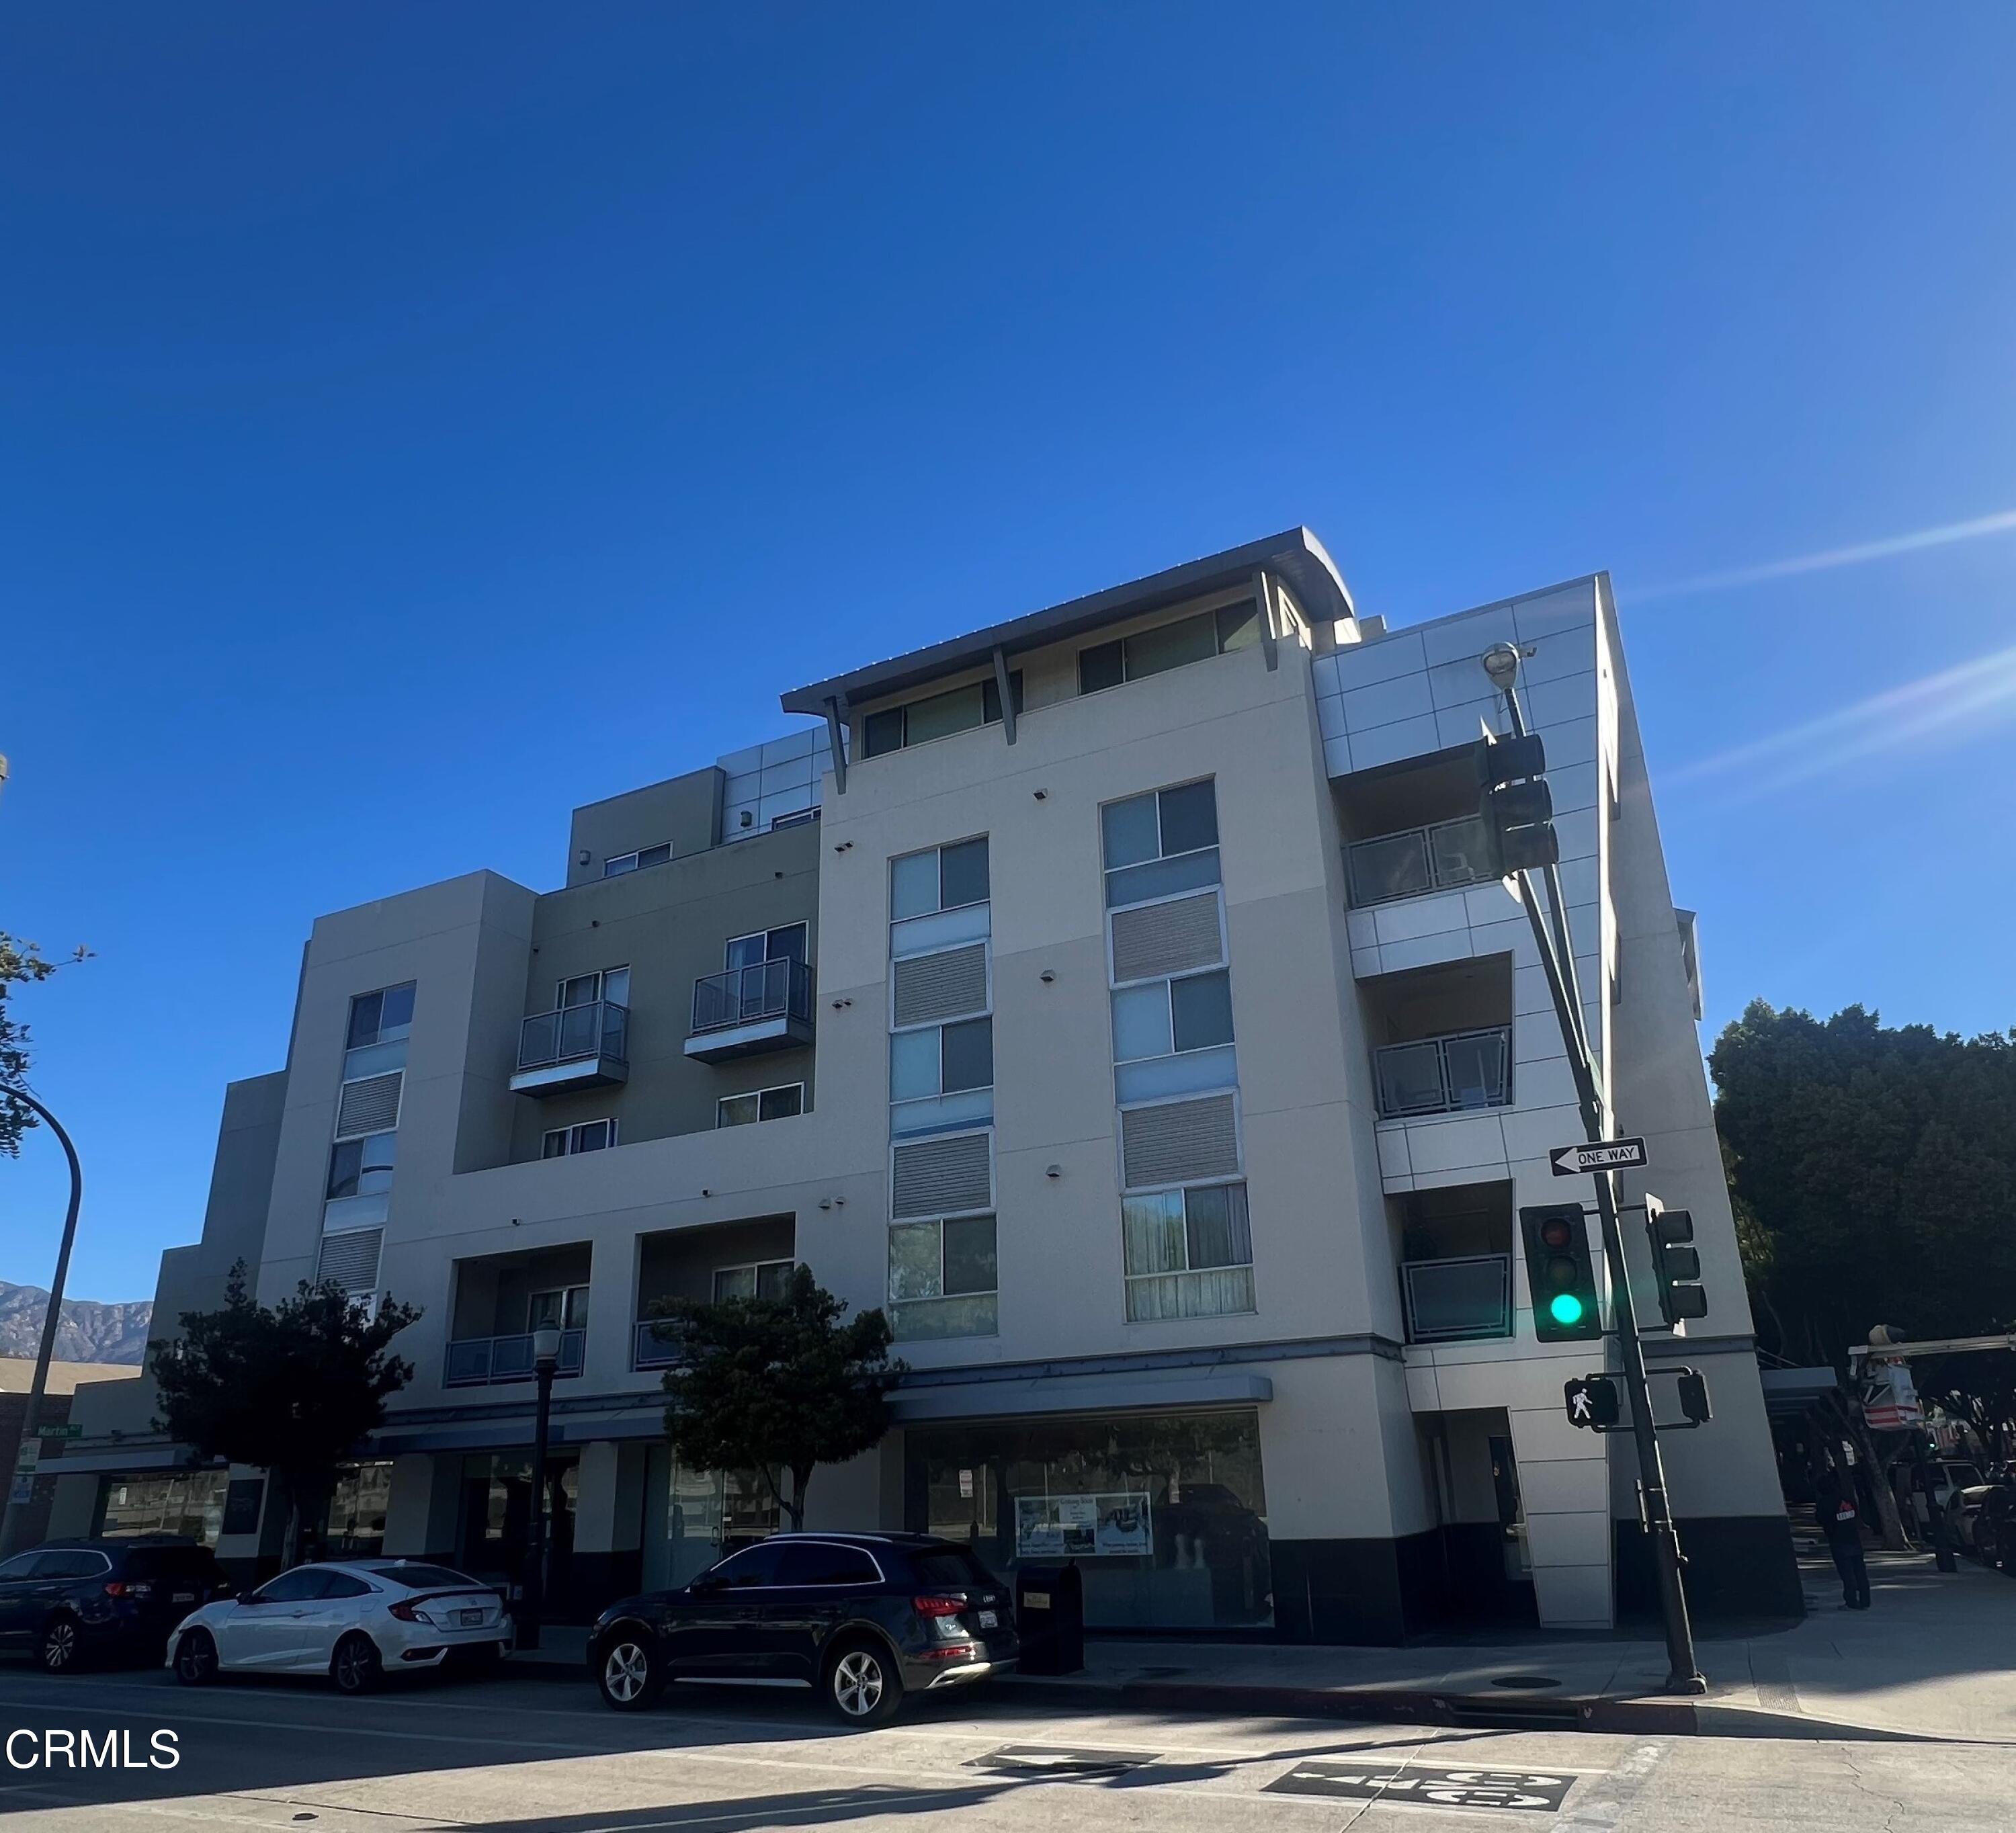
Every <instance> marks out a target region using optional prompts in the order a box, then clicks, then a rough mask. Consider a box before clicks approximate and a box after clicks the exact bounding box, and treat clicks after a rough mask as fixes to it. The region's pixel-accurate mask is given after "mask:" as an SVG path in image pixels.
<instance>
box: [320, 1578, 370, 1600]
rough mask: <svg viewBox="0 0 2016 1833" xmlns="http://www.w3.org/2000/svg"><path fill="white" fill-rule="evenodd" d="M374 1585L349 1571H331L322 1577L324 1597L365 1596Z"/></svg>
mask: <svg viewBox="0 0 2016 1833" xmlns="http://www.w3.org/2000/svg"><path fill="white" fill-rule="evenodd" d="M372 1590H373V1587H372V1586H369V1585H367V1584H365V1582H364V1581H363V1580H362V1579H359V1578H355V1577H353V1576H351V1574H350V1573H348V1572H329V1573H326V1574H325V1575H324V1576H323V1579H322V1596H323V1597H368V1596H369V1594H370V1593H371V1591H372Z"/></svg>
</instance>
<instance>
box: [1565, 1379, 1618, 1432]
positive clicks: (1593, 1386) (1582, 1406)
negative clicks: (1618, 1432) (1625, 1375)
mask: <svg viewBox="0 0 2016 1833" xmlns="http://www.w3.org/2000/svg"><path fill="white" fill-rule="evenodd" d="M1561 1399H1562V1400H1563V1401H1564V1403H1566V1405H1567V1407H1568V1424H1570V1425H1571V1426H1581V1427H1583V1428H1586V1429H1587V1430H1589V1431H1598V1432H1602V1431H1608V1430H1609V1429H1610V1428H1611V1427H1612V1426H1614V1425H1615V1424H1617V1421H1618V1417H1619V1412H1620V1406H1619V1402H1618V1397H1617V1384H1616V1382H1615V1381H1612V1380H1611V1378H1610V1377H1608V1376H1607V1375H1583V1376H1582V1377H1581V1378H1580V1379H1579V1380H1577V1381H1564V1383H1562V1385H1561Z"/></svg>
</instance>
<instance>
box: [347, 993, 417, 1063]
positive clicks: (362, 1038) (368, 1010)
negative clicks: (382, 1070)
mask: <svg viewBox="0 0 2016 1833" xmlns="http://www.w3.org/2000/svg"><path fill="white" fill-rule="evenodd" d="M412 1028H413V983H412V981H410V980H409V981H407V982H406V983H405V985H403V986H388V987H386V988H384V989H382V990H381V991H380V992H375V993H359V994H358V996H357V997H356V998H355V999H352V1000H351V1002H350V1036H349V1039H348V1046H347V1047H348V1048H349V1049H351V1050H366V1049H369V1046H372V1045H373V1044H390V1043H398V1041H399V1040H400V1039H402V1038H404V1037H405V1036H406V1035H407V1034H408V1033H409V1032H411V1031H412Z"/></svg>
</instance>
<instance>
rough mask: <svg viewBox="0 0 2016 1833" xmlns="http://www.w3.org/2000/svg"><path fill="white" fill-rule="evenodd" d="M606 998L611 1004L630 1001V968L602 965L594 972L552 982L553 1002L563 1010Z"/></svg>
mask: <svg viewBox="0 0 2016 1833" xmlns="http://www.w3.org/2000/svg"><path fill="white" fill-rule="evenodd" d="M598 999H607V1001H608V1002H609V1003H610V1005H612V1006H625V1007H627V1006H628V1004H629V1003H630V970H629V969H628V968H627V967H604V968H603V969H601V970H600V971H599V972H597V973H594V974H575V975H574V977H573V978H571V980H563V981H556V982H555V983H554V992H553V1004H554V1006H555V1007H556V1008H557V1009H558V1010H560V1011H563V1012H565V1011H567V1010H570V1009H571V1007H575V1006H592V1005H593V1004H594V1003H596V1000H598Z"/></svg>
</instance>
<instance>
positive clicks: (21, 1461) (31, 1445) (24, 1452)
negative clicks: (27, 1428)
mask: <svg viewBox="0 0 2016 1833" xmlns="http://www.w3.org/2000/svg"><path fill="white" fill-rule="evenodd" d="M41 1460H42V1448H41V1445H40V1444H39V1443H38V1442H37V1441H36V1440H34V1439H23V1440H22V1441H21V1445H20V1449H19V1450H17V1451H16V1453H14V1467H15V1469H16V1470H27V1471H31V1470H33V1469H34V1467H35V1466H36V1465H37V1464H40V1463H41Z"/></svg>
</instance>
